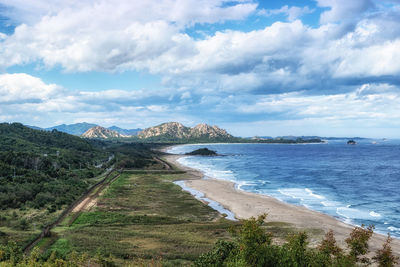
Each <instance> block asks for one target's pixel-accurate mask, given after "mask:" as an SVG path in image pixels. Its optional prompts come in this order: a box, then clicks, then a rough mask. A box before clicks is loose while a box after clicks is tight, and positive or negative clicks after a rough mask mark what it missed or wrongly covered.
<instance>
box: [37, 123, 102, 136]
mask: <svg viewBox="0 0 400 267" xmlns="http://www.w3.org/2000/svg"><path fill="white" fill-rule="evenodd" d="M95 126H97V125H96V124H92V123H87V122H81V123H75V124H61V125H57V126H53V127H49V128H46V129H45V130H47V131H51V130H53V129H56V130H57V131H59V132H64V133H69V134H72V135H78V136H79V135H82V134H83V133H84V132H86V131H87V130H89V129H90V128H93V127H95Z"/></svg>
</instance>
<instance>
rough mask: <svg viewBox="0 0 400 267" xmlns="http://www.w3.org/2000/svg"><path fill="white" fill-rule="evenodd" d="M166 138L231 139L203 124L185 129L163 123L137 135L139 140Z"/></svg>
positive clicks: (212, 127)
mask: <svg viewBox="0 0 400 267" xmlns="http://www.w3.org/2000/svg"><path fill="white" fill-rule="evenodd" d="M156 136H166V137H172V138H176V139H184V138H211V139H213V138H214V139H215V138H231V137H232V135H230V134H229V133H227V132H226V131H225V130H224V129H221V128H219V127H218V126H210V125H207V124H205V123H201V124H198V125H196V126H195V127H193V128H190V127H186V126H184V125H183V124H181V123H179V122H168V123H163V124H160V125H158V126H155V127H150V128H147V129H145V130H143V131H142V132H140V133H139V137H140V138H150V137H156Z"/></svg>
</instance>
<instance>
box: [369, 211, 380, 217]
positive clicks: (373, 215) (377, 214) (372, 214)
mask: <svg viewBox="0 0 400 267" xmlns="http://www.w3.org/2000/svg"><path fill="white" fill-rule="evenodd" d="M369 215H371V216H372V217H381V215H380V214H379V213H377V212H375V211H371V212H370V213H369Z"/></svg>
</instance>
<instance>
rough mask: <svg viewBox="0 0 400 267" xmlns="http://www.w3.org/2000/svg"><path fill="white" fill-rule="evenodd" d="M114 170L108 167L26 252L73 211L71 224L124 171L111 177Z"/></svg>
mask: <svg viewBox="0 0 400 267" xmlns="http://www.w3.org/2000/svg"><path fill="white" fill-rule="evenodd" d="M113 171H114V169H113V168H109V169H107V170H106V172H104V173H103V174H102V175H101V176H103V175H105V177H104V178H103V179H101V180H100V181H99V182H97V183H96V184H94V185H92V186H91V187H90V188H89V189H88V190H87V191H86V193H85V194H83V195H82V196H81V197H80V198H78V199H77V200H75V201H74V202H73V203H72V204H71V205H70V206H69V207H68V208H67V209H65V210H64V211H63V212H62V213H61V214H60V216H59V217H58V218H57V219H56V220H55V221H54V222H53V223H51V224H49V225H47V226H45V227H44V229H43V230H42V232H41V233H40V234H39V235H38V236H37V237H36V238H35V239H33V240H32V241H31V242H29V243H28V244H27V245H26V246H25V247H24V248H23V251H24V253H25V254H27V253H29V252H30V251H31V250H32V249H33V247H35V246H36V245H37V244H38V243H39V242H40V241H41V240H42V239H43V238H45V237H49V236H51V232H50V231H51V230H52V229H53V228H54V227H56V226H57V225H59V224H60V223H61V222H62V221H63V220H64V219H65V218H67V217H68V216H69V215H70V214H71V213H73V214H74V216H73V217H72V219H71V220H70V222H69V225H70V224H72V223H73V221H74V220H75V219H76V218H77V217H78V216H79V214H80V213H81V211H83V210H85V209H86V208H87V206H88V205H89V204H90V203H91V202H92V200H95V198H96V197H97V196H98V195H99V193H100V192H101V191H103V190H104V188H105V187H106V186H108V185H109V184H110V183H112V182H113V181H115V180H116V179H117V178H118V177H119V176H120V175H121V173H122V170H119V171H118V173H117V174H116V175H115V176H114V177H112V178H111V179H110V176H111V174H112V173H113Z"/></svg>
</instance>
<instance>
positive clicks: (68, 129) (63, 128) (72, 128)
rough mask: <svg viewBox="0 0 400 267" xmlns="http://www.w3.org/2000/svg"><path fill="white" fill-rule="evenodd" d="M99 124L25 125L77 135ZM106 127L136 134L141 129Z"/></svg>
mask: <svg viewBox="0 0 400 267" xmlns="http://www.w3.org/2000/svg"><path fill="white" fill-rule="evenodd" d="M96 126H99V125H97V124H93V123H87V122H81V123H74V124H60V125H57V126H53V127H49V128H40V127H37V126H29V125H27V127H29V128H32V129H35V130H45V131H52V130H57V131H59V132H63V133H68V134H72V135H77V136H81V135H82V134H84V133H85V132H86V131H87V130H89V129H90V128H93V127H96ZM106 129H109V130H112V131H115V132H117V133H119V134H121V135H127V136H128V135H132V136H133V135H137V134H138V133H139V132H140V131H141V130H142V129H140V128H137V129H123V128H120V127H117V126H111V127H108V128H106Z"/></svg>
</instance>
